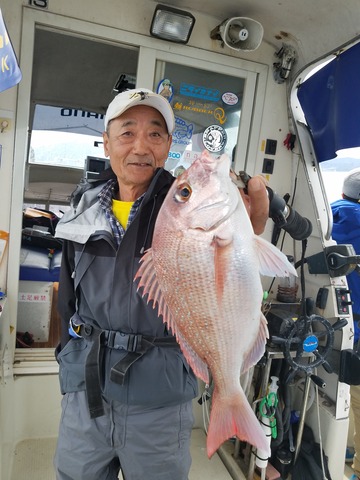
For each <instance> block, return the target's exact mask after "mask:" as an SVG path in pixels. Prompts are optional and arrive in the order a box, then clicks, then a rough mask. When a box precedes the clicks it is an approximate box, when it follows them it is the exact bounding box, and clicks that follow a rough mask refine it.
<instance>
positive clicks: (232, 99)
mask: <svg viewBox="0 0 360 480" xmlns="http://www.w3.org/2000/svg"><path fill="white" fill-rule="evenodd" d="M221 98H222V101H223V102H224V103H226V105H236V104H237V103H238V101H239V98H238V96H237V95H235V93H232V92H225V93H223V95H222V97H221Z"/></svg>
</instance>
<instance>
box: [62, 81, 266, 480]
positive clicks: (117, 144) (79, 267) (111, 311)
mask: <svg viewBox="0 0 360 480" xmlns="http://www.w3.org/2000/svg"><path fill="white" fill-rule="evenodd" d="M174 127H175V121H174V114H173V111H172V108H171V106H170V104H169V102H168V101H167V100H166V99H165V98H164V97H163V96H161V95H158V94H155V93H153V92H151V91H150V90H147V89H144V88H142V89H135V90H128V91H125V92H122V93H120V94H119V95H117V96H116V97H115V98H114V100H113V101H112V102H111V103H110V105H109V107H108V110H107V112H106V116H105V132H104V134H103V138H104V151H105V155H106V156H108V157H110V165H111V171H109V172H106V173H105V175H104V176H103V178H101V179H100V180H99V181H96V182H94V183H92V184H91V185H90V184H82V185H80V187H79V188H78V190H77V191H76V192H75V194H74V196H73V201H72V209H71V210H70V211H69V212H67V213H66V214H65V215H64V217H63V218H62V219H61V221H60V222H59V224H58V227H57V232H56V235H57V236H58V237H61V238H63V239H64V247H63V261H62V267H61V276H60V288H59V305H60V308H59V311H60V315H61V318H62V323H63V329H62V341H61V346H59V348H58V354H57V358H58V362H59V365H60V385H61V391H62V393H63V394H64V397H63V400H62V409H63V414H62V418H61V424H60V431H59V440H58V445H57V450H56V455H55V468H56V474H57V479H58V480H70V479H76V480H100V479H101V480H105V479H106V480H114V479H117V478H118V473H119V470H120V466H121V470H122V473H123V475H124V477H125V478H126V480H135V479H136V480H140V479H141V480H144V479H145V478H146V479H147V480H169V479H172V480H187V478H188V473H189V469H190V464H191V457H190V453H189V450H190V449H189V447H190V436H191V429H192V425H193V415H192V399H193V398H194V397H195V396H196V395H197V380H196V378H195V376H194V374H193V372H192V370H191V369H190V368H189V365H188V364H187V362H186V360H185V359H184V357H183V355H182V353H181V351H180V349H179V346H178V344H177V342H176V341H175V338H174V336H173V335H172V334H171V332H169V331H168V330H167V329H166V327H165V326H164V324H163V321H162V319H161V318H159V317H158V315H157V312H156V310H154V309H153V308H152V307H151V306H149V305H148V304H147V302H146V300H144V299H143V298H142V297H141V295H140V294H139V293H138V292H137V289H136V285H135V284H134V282H133V279H134V276H135V273H136V271H137V269H138V266H139V260H140V258H141V256H142V254H143V253H144V251H145V250H146V249H147V248H149V247H150V246H151V240H152V235H153V230H154V225H155V220H156V217H157V214H158V212H159V209H160V208H161V205H162V202H163V200H164V198H165V196H166V194H167V192H168V190H169V188H170V186H171V184H172V182H173V180H174V178H173V177H172V175H171V174H170V173H169V172H167V171H166V170H164V169H163V167H164V164H165V161H166V159H167V157H168V153H169V150H170V146H171V140H172V137H171V134H172V132H173V130H174ZM248 194H249V198H248V200H249V202H248V203H249V206H250V208H249V212H250V218H251V219H252V223H253V226H254V229H255V231H256V232H257V233H261V232H262V231H263V229H264V226H265V222H266V219H267V217H268V208H269V205H268V200H267V193H266V189H265V186H264V183H263V181H262V180H261V179H259V178H258V177H254V178H253V179H252V180H251V181H250V183H249V185H248Z"/></svg>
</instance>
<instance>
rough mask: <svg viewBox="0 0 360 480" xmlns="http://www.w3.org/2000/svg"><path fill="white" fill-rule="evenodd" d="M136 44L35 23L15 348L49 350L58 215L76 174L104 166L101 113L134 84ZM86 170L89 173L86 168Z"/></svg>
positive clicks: (55, 333) (54, 323) (54, 337)
mask: <svg viewBox="0 0 360 480" xmlns="http://www.w3.org/2000/svg"><path fill="white" fill-rule="evenodd" d="M138 56H139V49H138V48H137V47H133V46H128V45H121V44H112V43H110V42H103V41H100V40H98V39H95V38H90V37H85V36H83V35H81V36H80V35H71V34H68V33H64V32H63V31H60V30H56V29H49V28H43V27H40V26H39V27H36V29H35V41H34V60H33V70H32V78H31V96H30V115H29V148H28V153H27V159H26V169H25V187H24V198H23V218H22V235H21V249H20V275H19V295H18V316H17V317H18V318H17V335H16V347H17V348H18V349H27V348H54V347H55V346H56V345H57V344H58V342H59V339H60V319H59V317H58V313H57V292H58V281H59V272H60V263H61V250H62V242H61V241H60V240H58V239H56V238H54V230H55V227H56V224H57V221H58V220H59V219H60V218H61V216H62V214H63V213H64V212H65V211H66V210H67V209H68V208H69V201H70V196H71V193H72V192H73V191H74V189H75V187H76V185H77V184H78V183H79V182H80V180H81V178H82V177H84V176H87V175H89V174H92V175H96V174H98V173H99V172H100V171H101V170H102V168H105V167H106V166H107V160H105V158H104V152H103V145H102V132H103V123H104V111H105V109H106V107H107V105H108V103H109V102H110V101H111V100H112V98H113V97H114V96H115V95H116V94H117V93H119V92H120V91H122V90H125V89H126V88H132V87H135V83H136V73H137V64H138ZM89 169H91V170H92V171H91V172H89Z"/></svg>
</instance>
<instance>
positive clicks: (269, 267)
mask: <svg viewBox="0 0 360 480" xmlns="http://www.w3.org/2000/svg"><path fill="white" fill-rule="evenodd" d="M229 171H230V160H229V158H228V157H227V156H225V155H222V156H221V157H219V158H215V157H213V156H211V155H210V154H209V153H207V152H204V153H203V154H202V155H201V158H199V159H197V160H196V161H195V162H194V163H193V164H192V165H191V166H190V167H189V169H188V170H186V171H185V172H184V173H183V174H182V175H181V176H180V177H178V178H177V179H176V180H175V182H174V183H173V185H172V187H171V189H170V190H169V192H168V195H167V197H166V199H165V201H164V203H163V206H162V208H161V210H160V212H159V215H158V218H157V221H156V225H155V231H154V237H153V243H152V247H151V249H149V250H148V251H147V252H146V253H145V255H144V257H143V259H142V263H141V266H140V268H139V271H138V273H137V275H136V279H138V278H140V277H141V278H140V282H139V289H140V288H143V295H146V294H147V295H148V301H150V300H152V301H153V302H154V308H155V306H157V308H158V311H159V315H162V316H163V320H164V322H166V324H167V325H168V327H169V328H170V329H171V330H172V332H173V333H174V334H175V335H176V337H177V341H178V342H179V344H180V347H181V349H182V351H183V353H184V355H185V357H186V360H187V361H188V363H189V364H190V366H191V367H192V369H193V370H194V372H195V374H196V375H197V376H198V377H199V378H201V379H202V380H203V381H204V382H205V383H208V382H209V370H210V372H211V374H212V377H213V380H214V385H215V387H214V392H213V397H212V405H211V414H210V423H209V429H208V435H207V453H208V456H209V457H211V456H212V455H213V454H214V453H215V451H216V450H217V449H218V448H219V446H220V445H221V444H222V443H223V442H224V441H225V440H227V439H228V438H230V437H233V436H235V435H236V436H237V437H238V438H239V439H241V440H244V441H246V442H249V443H251V444H252V445H254V446H255V447H257V448H259V449H262V450H265V451H267V452H269V442H268V441H267V440H266V437H265V434H264V432H263V430H262V428H261V426H260V423H259V421H258V419H257V418H256V415H255V414H254V412H253V410H252V408H251V406H250V404H249V402H248V400H247V398H246V396H245V394H244V392H243V390H242V388H241V385H240V374H241V373H244V372H246V371H247V370H248V369H249V368H250V367H251V366H252V365H254V364H256V363H257V362H258V361H259V359H260V358H261V357H262V356H263V354H264V351H265V344H266V339H267V338H268V329H267V322H266V319H265V317H264V316H263V314H262V311H261V306H262V299H263V288H262V284H261V277H260V274H262V275H267V276H271V277H273V276H287V275H288V274H289V273H292V274H294V275H296V271H295V270H294V268H293V267H292V265H290V264H289V262H288V261H287V258H286V256H285V255H284V254H283V253H281V252H280V251H279V250H278V249H277V248H275V247H274V246H273V245H272V244H270V243H269V242H268V241H266V240H264V239H263V238H261V237H259V236H257V235H255V234H254V232H253V228H252V225H251V222H250V220H249V216H248V213H247V211H246V208H245V205H244V203H243V200H242V197H241V195H240V193H239V191H238V188H237V187H236V186H235V185H234V183H233V182H232V180H231V179H230V176H229Z"/></svg>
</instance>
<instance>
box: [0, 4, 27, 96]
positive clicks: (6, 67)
mask: <svg viewBox="0 0 360 480" xmlns="http://www.w3.org/2000/svg"><path fill="white" fill-rule="evenodd" d="M21 78H22V75H21V70H20V68H19V65H18V62H17V59H16V55H15V52H14V49H13V47H12V45H11V41H10V38H9V35H8V32H7V30H6V26H5V23H4V20H3V16H2V12H1V9H0V92H3V91H4V90H7V89H8V88H11V87H14V86H15V85H17V84H18V83H19V82H20V80H21Z"/></svg>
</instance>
